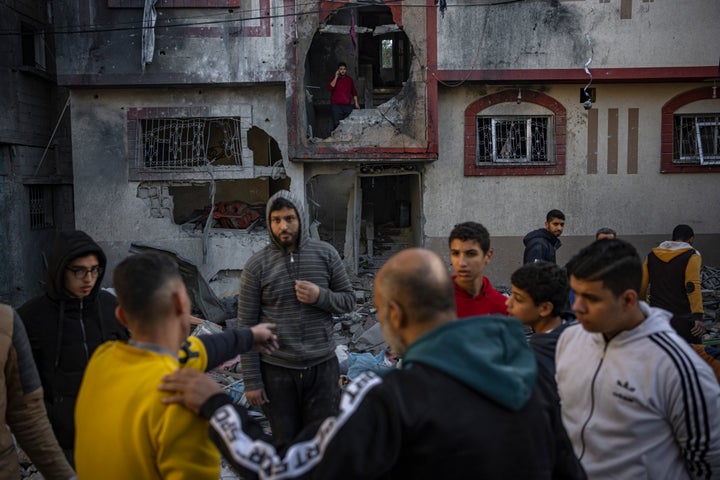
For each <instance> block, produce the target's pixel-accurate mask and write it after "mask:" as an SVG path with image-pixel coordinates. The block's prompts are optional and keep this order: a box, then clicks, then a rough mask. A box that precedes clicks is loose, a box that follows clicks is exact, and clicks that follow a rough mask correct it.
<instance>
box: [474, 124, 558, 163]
mask: <svg viewBox="0 0 720 480" xmlns="http://www.w3.org/2000/svg"><path fill="white" fill-rule="evenodd" d="M476 125H477V129H476V132H477V141H476V162H477V165H483V164H492V163H511V164H512V163H522V164H526V163H533V164H534V163H547V162H549V161H550V159H552V158H553V157H552V151H551V149H552V145H553V142H552V141H551V139H550V138H548V135H549V133H548V132H551V131H552V117H549V116H507V117H497V116H482V115H478V116H477V124H476Z"/></svg>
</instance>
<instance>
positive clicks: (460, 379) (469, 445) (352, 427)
mask: <svg viewBox="0 0 720 480" xmlns="http://www.w3.org/2000/svg"><path fill="white" fill-rule="evenodd" d="M403 362H404V367H403V369H402V370H393V371H391V372H390V373H388V374H387V375H386V376H385V377H384V378H380V377H378V376H377V375H375V374H373V373H368V372H366V373H363V374H362V375H360V376H359V377H357V378H356V379H355V380H353V382H351V383H350V384H349V385H348V386H347V387H346V390H345V392H344V394H343V397H342V401H341V404H340V406H341V410H340V414H339V415H338V416H337V417H330V418H328V419H326V420H325V421H324V422H323V423H322V425H320V427H319V429H317V430H314V429H312V428H310V427H308V428H306V429H305V430H303V432H302V433H301V434H300V435H299V436H298V438H296V439H295V440H294V441H293V443H292V444H291V445H289V446H288V447H287V450H285V451H281V452H277V451H276V450H275V449H274V448H273V446H272V445H271V444H270V443H268V439H267V438H265V437H264V436H263V435H262V432H261V430H260V429H259V428H258V427H257V424H256V423H255V422H254V421H253V420H252V418H251V417H250V416H249V414H248V412H247V410H245V409H243V408H242V407H236V406H232V405H230V398H229V397H228V396H227V395H225V394H216V395H214V396H212V397H210V399H208V400H207V401H206V402H205V404H203V406H202V408H201V410H200V414H201V415H203V416H204V417H206V418H209V419H210V428H211V437H212V439H213V441H214V442H215V444H216V445H217V446H218V448H219V449H220V450H221V452H223V454H224V455H225V456H226V458H227V459H228V460H229V461H230V463H231V464H233V465H234V466H235V467H236V468H238V469H240V470H241V473H242V474H243V475H244V476H246V475H247V474H248V473H250V474H251V475H258V476H259V477H260V478H274V477H273V475H278V478H306V477H307V478H313V479H337V478H342V479H345V480H348V479H362V480H369V479H400V478H412V479H415V480H421V479H443V478H448V479H456V478H458V479H465V478H467V479H486V480H488V479H498V480H501V479H527V480H530V479H538V480H540V479H547V480H550V479H583V478H585V473H584V471H583V470H582V467H581V466H580V464H579V462H578V461H577V459H576V458H575V457H574V454H573V452H572V450H571V449H570V450H569V451H568V450H565V451H563V452H561V451H559V450H558V444H559V437H558V435H559V434H562V435H564V434H565V433H564V430H562V426H561V423H560V422H561V419H560V417H559V415H557V414H554V411H555V409H554V408H551V406H549V405H548V404H547V403H546V400H545V398H544V397H543V396H542V395H541V392H540V391H539V390H538V385H537V383H536V373H537V367H536V361H535V358H534V356H533V354H532V353H531V351H530V348H529V347H528V345H527V342H526V340H525V336H524V335H523V333H522V328H521V326H520V323H519V322H518V321H517V320H514V319H508V318H507V317H501V316H483V317H481V318H479V317H469V318H463V319H460V320H457V321H454V322H449V323H447V324H445V325H443V326H440V327H438V328H436V329H434V330H433V331H431V332H428V333H425V334H424V335H423V336H422V337H420V338H419V339H418V340H416V341H415V342H413V343H412V344H411V345H410V346H409V347H408V349H407V351H406V352H405V354H404V356H403ZM565 441H567V438H565Z"/></svg>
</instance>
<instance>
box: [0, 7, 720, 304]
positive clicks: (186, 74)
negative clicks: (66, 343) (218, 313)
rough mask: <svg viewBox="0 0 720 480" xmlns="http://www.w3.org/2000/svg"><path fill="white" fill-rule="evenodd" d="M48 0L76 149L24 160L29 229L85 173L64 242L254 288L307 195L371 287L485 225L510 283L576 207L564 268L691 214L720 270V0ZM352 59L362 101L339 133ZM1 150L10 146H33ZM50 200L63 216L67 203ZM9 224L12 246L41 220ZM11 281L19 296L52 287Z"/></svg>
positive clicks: (16, 159)
mask: <svg viewBox="0 0 720 480" xmlns="http://www.w3.org/2000/svg"><path fill="white" fill-rule="evenodd" d="M27 3H32V2H27ZM3 4H4V5H7V3H6V2H3ZM47 7H48V8H47V10H48V12H49V13H48V18H47V19H46V20H45V21H46V25H45V27H44V28H46V29H47V34H53V33H54V35H50V36H51V37H52V38H53V39H54V44H53V47H52V48H53V52H54V56H53V58H54V59H55V60H54V61H55V62H56V65H57V68H56V70H57V72H56V76H55V75H54V76H53V81H55V79H56V83H57V85H58V86H59V88H61V89H63V90H62V91H64V92H67V95H66V96H67V109H66V110H65V111H61V110H62V109H58V108H55V110H53V111H52V115H48V118H51V119H52V121H49V120H48V121H46V122H45V123H43V124H42V129H43V132H42V133H43V134H45V135H44V136H43V138H50V137H51V135H50V134H51V132H52V129H53V127H54V126H55V122H58V121H62V122H65V123H64V125H66V128H67V132H68V139H69V140H68V147H71V153H70V148H68V150H67V155H66V156H65V157H63V156H62V155H59V154H55V155H53V156H52V158H47V159H45V160H44V162H45V165H44V168H46V169H49V172H46V173H42V174H43V175H45V176H44V177H42V178H41V174H40V173H38V172H34V169H33V168H28V166H31V165H37V164H38V163H40V162H39V158H38V157H40V156H41V155H42V154H41V151H34V152H33V153H32V155H34V157H33V159H32V160H28V159H26V158H25V157H22V156H20V155H17V154H15V155H12V156H11V155H9V154H4V156H3V157H2V158H3V160H4V161H3V164H2V165H0V166H2V167H3V170H2V171H0V173H2V175H3V178H4V179H5V182H6V184H7V183H12V184H13V185H14V187H13V188H14V190H13V191H14V194H13V198H16V199H17V200H15V201H16V204H15V205H16V206H15V207H14V208H13V209H12V211H13V212H14V213H13V215H15V216H16V217H17V218H18V219H21V218H25V217H27V218H30V216H31V210H32V209H33V208H35V207H34V206H33V205H35V204H37V202H35V203H33V200H32V198H33V197H32V195H31V193H30V192H31V191H32V190H34V189H35V187H34V185H37V184H38V182H50V181H57V177H53V176H52V175H53V173H52V172H53V169H54V170H55V171H60V172H64V177H63V178H65V180H64V183H63V185H66V187H65V188H66V189H67V188H69V187H71V193H72V202H71V203H72V205H73V208H72V212H73V216H72V217H71V221H65V222H60V221H57V222H55V223H54V224H52V225H48V226H46V228H45V230H44V231H45V234H44V235H45V237H43V238H42V239H38V242H37V243H36V244H37V245H40V246H41V248H43V249H44V251H45V252H47V250H48V249H49V247H50V245H49V242H48V240H47V237H50V235H49V233H50V232H52V231H54V230H56V229H59V228H60V227H64V228H67V224H68V223H70V224H74V226H76V227H77V228H79V229H83V230H85V231H86V232H88V233H89V234H90V235H91V236H92V237H93V238H95V239H96V240H97V241H98V242H99V243H100V244H101V246H102V247H103V248H104V249H105V250H106V252H107V253H108V259H109V263H110V266H112V265H114V264H116V263H117V262H118V261H119V260H120V259H122V258H123V257H124V256H126V255H127V254H128V252H129V251H131V249H132V248H133V245H145V246H154V247H156V248H161V249H164V250H169V251H172V252H175V253H177V254H178V255H179V256H181V257H183V258H185V259H188V260H189V261H190V262H192V263H193V264H195V265H197V268H198V271H199V273H200V274H201V275H202V276H203V277H204V278H205V279H207V280H208V281H209V282H210V285H211V286H212V288H213V290H214V291H215V293H216V294H217V295H218V296H219V297H224V296H227V295H232V294H234V293H236V292H237V283H238V282H237V280H238V277H239V274H240V272H241V270H242V268H243V265H244V264H245V262H246V260H247V259H248V258H249V257H250V255H252V254H253V253H254V252H256V251H257V250H259V249H260V248H262V247H263V246H264V245H265V244H266V243H267V241H268V232H267V229H266V227H265V225H264V209H265V204H266V202H267V199H268V198H269V197H270V196H271V195H272V194H273V193H275V192H276V191H277V190H279V189H290V190H292V191H293V192H294V193H296V194H297V195H298V196H300V197H302V198H304V199H305V201H306V205H307V207H308V211H309V212H310V215H311V218H310V220H311V225H310V227H311V231H312V232H313V234H314V235H315V236H317V237H318V238H321V239H323V240H326V241H328V242H330V243H332V244H333V245H334V246H335V248H336V249H337V250H338V251H339V252H340V254H341V256H342V257H343V259H344V261H345V262H346V264H347V266H348V269H349V270H350V271H351V272H353V273H355V274H360V275H361V274H363V273H366V272H373V271H375V270H376V269H377V268H378V267H379V266H380V265H381V264H382V262H383V261H384V259H386V258H387V257H388V256H389V255H390V254H392V253H393V252H395V251H397V250H399V249H401V248H406V247H410V246H426V247H429V248H431V249H433V250H436V251H437V252H439V253H441V254H442V255H443V256H445V257H447V252H446V251H447V235H448V233H449V232H450V230H451V229H452V227H453V225H454V224H456V223H459V222H462V221H467V220H473V221H478V222H481V223H483V224H484V225H486V226H487V227H488V229H489V231H490V233H491V235H492V238H493V247H494V249H495V256H494V258H493V263H492V264H491V265H490V266H489V268H488V269H487V271H486V273H487V275H488V276H489V277H490V279H491V281H492V282H493V283H495V284H497V285H507V283H508V280H509V276H510V273H511V272H512V271H513V270H514V269H515V268H517V267H518V266H519V265H520V263H521V261H522V249H523V245H522V237H523V235H524V234H525V233H527V232H528V231H530V230H533V229H535V228H539V227H541V226H542V224H543V222H544V217H545V213H546V212H547V211H548V210H550V209H552V208H559V209H561V210H563V211H564V212H565V214H566V216H567V223H566V230H565V234H564V236H563V237H562V238H563V242H564V244H565V246H563V248H561V249H560V250H559V252H558V261H559V262H560V263H564V262H565V261H566V260H567V259H569V257H570V255H572V254H573V253H574V252H576V251H577V250H578V248H579V247H580V246H582V245H584V244H586V243H587V242H588V241H590V240H591V239H592V238H593V235H594V233H595V231H596V230H597V229H598V228H599V227H603V226H609V227H612V228H614V229H615V230H617V231H618V232H619V234H620V235H621V237H623V238H626V239H628V240H630V241H631V242H633V243H634V244H635V245H636V246H637V247H638V249H639V250H640V251H641V252H642V251H647V250H649V249H650V247H651V246H654V245H656V244H657V243H658V242H659V241H661V240H664V239H666V238H667V236H668V235H669V233H670V231H671V230H672V227H673V226H674V225H675V224H678V223H688V224H691V225H692V226H693V228H694V229H695V232H696V233H697V235H696V242H695V245H696V246H697V248H698V249H699V250H701V251H702V253H703V258H704V262H706V263H709V264H715V265H718V264H720V247H719V245H720V242H719V241H718V240H720V213H719V212H718V211H717V209H715V208H708V206H712V205H717V204H719V203H720V190H718V188H717V179H718V172H720V142H718V141H717V139H718V138H720V100H719V99H718V97H717V95H718V92H717V85H716V84H717V82H718V80H720V78H719V77H720V72H718V64H717V61H718V55H720V52H719V51H718V48H717V47H718V45H717V38H720V24H718V22H717V21H716V19H717V18H720V3H718V2H717V1H716V0H697V1H695V2H692V3H691V4H682V5H681V4H679V3H678V2H673V1H671V0H546V1H542V0H538V1H523V2H497V1H483V0H480V1H476V2H472V3H471V4H468V3H466V2H456V3H452V2H449V3H448V4H447V6H444V3H443V5H442V6H436V5H435V3H434V2H433V1H428V2H425V3H421V4H406V3H402V2H392V3H383V2H363V3H353V2H345V1H317V2H309V3H300V2H293V1H292V0H248V1H243V2H240V1H239V0H183V1H180V0H102V1H99V2H90V1H87V0H70V1H67V2H47ZM441 7H442V8H441ZM4 8H7V7H4ZM24 21H26V20H23V19H22V18H17V19H15V20H14V22H15V24H16V25H15V24H14V25H9V24H8V23H7V21H5V23H4V25H5V26H4V28H5V29H7V31H14V30H17V31H18V32H20V31H21V28H22V22H24ZM47 34H46V35H47ZM20 38H21V37H18V41H20ZM338 62H345V63H347V65H348V73H349V75H350V76H351V77H352V78H353V79H354V81H355V85H356V87H357V90H358V96H359V102H360V105H361V108H360V109H359V110H354V111H353V112H352V114H351V115H350V116H349V117H348V118H346V119H345V120H343V121H341V123H340V125H339V126H338V127H337V128H335V129H333V123H332V119H331V116H330V92H329V90H328V83H329V81H330V79H331V77H332V76H333V74H334V72H335V70H336V68H337V64H338ZM56 103H57V101H56ZM0 142H4V143H3V144H2V145H0V152H9V151H10V148H11V147H9V146H6V145H9V144H13V143H20V142H21V140H20V139H13V137H11V136H8V135H6V136H5V137H4V138H0ZM35 143H36V144H37V145H42V143H43V142H41V141H36V142H35ZM55 143H57V141H56V142H55ZM13 148H16V147H13ZM53 148H54V151H60V150H61V149H60V147H59V146H58V147H55V146H54V147H53ZM40 150H41V149H40ZM15 151H18V150H17V148H16V150H15ZM8 159H9V162H8ZM69 160H71V163H70V161H69ZM21 164H22V165H21ZM63 165H65V166H66V167H67V166H68V165H71V166H72V172H71V173H72V174H71V175H70V174H69V173H68V172H66V171H63V170H62V168H61V167H62V166H63ZM20 170H22V172H23V174H22V175H20V174H18V173H17V172H19V171H20ZM34 174H35V175H34ZM61 191H64V190H61ZM4 201H5V202H6V205H7V203H8V202H9V201H8V200H4ZM46 201H47V202H50V204H48V206H46V207H45V208H46V209H50V210H53V209H55V210H58V209H59V208H60V205H59V204H58V202H61V201H62V198H61V197H60V196H59V195H56V196H54V197H52V199H51V200H46ZM52 202H56V203H55V204H52ZM6 205H5V206H6ZM66 206H67V205H66ZM6 225H8V228H12V229H14V231H15V233H13V234H12V235H9V234H5V235H4V236H2V240H3V241H4V242H6V243H8V244H10V243H12V240H13V239H17V238H21V237H22V236H23V235H24V230H28V229H29V227H30V224H29V221H26V220H22V221H21V220H15V221H13V222H11V223H9V222H6ZM36 235H37V234H36ZM4 250H6V251H7V250H8V249H7V248H5V249H4ZM23 255H24V256H26V257H27V256H30V255H34V256H35V257H37V258H40V257H39V255H37V254H36V253H31V252H26V251H24V252H23ZM37 258H35V259H34V260H33V261H34V262H35V263H38V262H39V260H37ZM6 264H7V262H6ZM13 268H14V267H13ZM39 269H40V267H39V266H38V267H37V268H36V270H39ZM5 277H7V285H8V287H7V291H8V292H11V296H12V299H13V301H17V302H18V303H19V302H21V301H23V300H25V299H26V298H27V297H29V296H30V295H32V294H34V293H37V290H38V289H39V288H40V286H39V284H38V283H37V279H35V280H34V281H32V282H31V281H30V280H26V279H24V278H22V277H18V278H13V277H12V275H10V274H9V273H7V272H5ZM109 278H110V277H109V276H106V281H109V280H107V279H109ZM6 293H7V292H6Z"/></svg>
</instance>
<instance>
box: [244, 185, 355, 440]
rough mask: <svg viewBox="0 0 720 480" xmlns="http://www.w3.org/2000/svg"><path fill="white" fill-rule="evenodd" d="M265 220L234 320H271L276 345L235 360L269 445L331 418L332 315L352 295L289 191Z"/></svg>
mask: <svg viewBox="0 0 720 480" xmlns="http://www.w3.org/2000/svg"><path fill="white" fill-rule="evenodd" d="M266 221H267V225H268V229H269V232H270V243H269V244H268V245H267V246H266V247H265V248H263V249H262V250H260V251H259V252H257V253H255V254H254V255H253V256H252V257H251V258H250V259H249V260H248V262H247V264H246V265H245V268H244V269H243V272H242V276H241V277H240V297H239V303H238V321H239V325H240V326H241V327H252V326H253V325H256V324H258V323H260V322H272V323H275V324H276V325H277V332H276V333H277V337H278V342H279V344H280V348H279V350H277V351H275V352H274V353H273V354H271V355H264V354H263V355H260V354H257V353H248V354H244V355H243V356H242V358H241V361H242V369H243V379H244V382H245V395H246V397H247V400H248V402H249V403H250V405H261V406H262V407H263V411H264V412H265V415H266V416H267V418H268V420H269V421H270V428H271V429H272V434H273V440H274V442H275V443H276V445H283V444H286V443H288V442H289V441H290V440H292V439H293V438H294V437H295V435H297V434H298V433H299V432H300V431H301V430H302V428H303V427H305V426H306V425H308V424H310V423H313V422H316V421H320V420H322V419H324V418H326V417H328V416H330V415H335V414H337V411H338V408H339V400H340V388H339V385H338V378H339V376H340V371H339V370H340V369H339V365H338V360H337V357H336V356H335V342H334V340H333V325H332V314H333V313H343V312H349V311H351V310H352V309H353V307H354V306H355V294H354V292H353V289H352V285H351V283H350V279H349V277H348V275H347V272H346V269H345V265H344V264H343V262H342V260H341V259H340V255H338V253H337V251H336V250H335V249H334V248H333V247H332V246H331V245H330V244H328V243H326V242H322V241H320V240H315V239H312V238H310V236H309V223H308V219H307V216H306V214H305V209H304V207H303V204H302V203H301V202H299V201H298V200H297V199H295V198H294V197H293V195H292V194H291V193H290V192H288V191H287V190H281V191H279V192H277V193H276V194H275V195H273V196H272V197H270V199H269V200H268V207H267V214H266Z"/></svg>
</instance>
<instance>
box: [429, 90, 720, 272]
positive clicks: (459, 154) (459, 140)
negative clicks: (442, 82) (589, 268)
mask: <svg viewBox="0 0 720 480" xmlns="http://www.w3.org/2000/svg"><path fill="white" fill-rule="evenodd" d="M697 86H698V85H697V84H644V85H643V84H639V85H638V84H626V85H596V94H597V103H596V104H594V105H593V107H592V110H594V111H595V112H591V111H587V110H585V109H583V108H582V105H581V104H580V103H579V101H578V90H579V87H578V86H576V85H575V86H573V85H542V86H533V85H527V86H524V87H523V89H533V88H536V89H542V90H543V91H544V93H545V94H546V95H548V96H550V97H552V98H553V99H555V100H557V101H558V102H560V103H561V104H562V105H564V106H565V107H566V109H567V125H566V129H567V141H566V157H567V158H566V169H565V174H564V175H532V176H527V175H512V174H505V175H503V176H465V175H464V174H463V158H464V146H465V139H464V138H463V128H461V126H462V125H463V124H464V118H463V116H464V112H465V109H466V108H467V107H468V105H470V104H471V103H473V102H475V101H476V100H478V99H479V98H482V97H484V96H486V95H489V94H491V93H494V92H497V91H500V90H503V89H504V87H502V86H491V85H464V86H462V87H458V88H441V89H440V92H439V122H438V123H439V126H440V129H439V138H440V145H441V150H440V155H439V158H438V161H437V162H434V163H433V164H430V165H428V166H427V167H426V171H425V176H424V183H423V185H424V192H425V194H424V200H425V201H424V212H423V213H424V218H425V235H426V244H427V245H428V246H429V247H432V248H433V249H435V250H437V251H438V252H439V253H441V254H443V255H444V256H445V257H446V258H448V253H447V235H448V234H449V232H450V230H451V229H452V227H453V225H454V224H456V223H459V222H463V221H468V220H472V221H477V222H480V223H482V224H484V225H485V226H486V227H487V228H488V230H489V231H490V235H491V237H492V245H493V248H494V249H495V256H494V257H493V260H492V263H491V264H490V266H489V267H488V270H487V272H488V276H489V278H490V279H491V280H492V281H493V282H494V283H500V284H505V285H507V284H508V282H509V278H510V274H511V273H512V272H513V271H514V270H515V269H516V268H518V267H519V266H520V265H521V262H522V251H523V244H522V237H523V236H524V235H525V234H526V233H527V232H529V231H530V230H533V229H536V228H542V227H543V222H544V221H545V214H546V213H547V211H549V210H550V209H552V208H559V209H560V210H562V211H563V212H564V213H565V215H566V217H567V219H566V224H565V231H564V233H563V236H562V241H563V244H564V246H563V247H562V248H560V250H559V251H558V263H561V264H564V263H565V262H567V261H568V260H569V259H570V257H571V256H572V255H573V254H574V253H576V252H577V251H578V250H579V248H580V247H582V246H583V245H585V244H587V242H589V241H590V240H591V239H592V238H593V237H592V236H593V235H594V233H595V231H596V230H597V229H598V228H600V227H605V226H607V227H611V228H613V229H615V230H616V231H617V232H618V234H619V236H620V237H621V238H625V239H627V240H629V241H631V242H633V243H634V244H635V245H636V247H637V248H638V250H639V252H640V254H641V255H645V254H646V253H647V251H648V250H649V248H650V247H651V246H656V245H657V243H658V242H659V241H661V240H663V239H665V240H666V239H668V237H669V236H670V233H671V232H672V229H673V227H674V226H675V225H677V224H679V223H686V224H689V225H691V226H692V227H693V228H694V229H695V232H696V233H697V238H696V240H697V241H696V246H697V248H698V249H699V250H700V251H701V252H702V255H703V262H704V263H706V264H709V265H720V229H719V228H718V226H720V210H718V209H717V208H716V207H715V206H716V205H720V189H718V188H717V183H718V178H717V173H709V172H708V173H694V174H662V173H660V148H661V145H662V139H661V137H660V133H661V108H662V105H664V104H665V103H666V102H667V101H668V100H670V99H671V98H673V97H675V96H676V95H678V94H679V93H681V92H685V91H688V90H692V89H694V88H697ZM505 105H506V106H507V108H508V109H511V110H509V111H512V112H516V113H517V112H518V110H516V109H517V108H518V107H520V108H525V104H524V103H522V104H521V105H517V104H516V103H515V102H514V101H513V102H510V103H507V104H505ZM497 107H501V105H498V106H497ZM630 109H637V115H638V132H637V138H638V145H637V148H636V150H635V149H634V148H633V147H632V145H631V143H630V142H629V137H630V133H631V132H630V128H631V127H630V126H629V125H630V124H629V120H628V114H629V111H630ZM683 109H684V110H682V111H681V112H695V113H702V112H710V111H714V112H717V110H718V100H711V99H708V100H702V101H697V102H693V103H692V104H689V105H687V106H685V107H683ZM590 114H593V115H595V114H597V123H596V125H597V130H596V131H595V135H596V137H597V139H598V140H597V152H596V154H597V173H588V165H589V163H588V162H589V154H590V153H592V152H589V151H588V136H589V135H590V133H591V132H592V131H591V130H590V126H589V123H588V117H589V115H590ZM611 114H613V115H615V114H616V115H617V119H618V121H617V135H615V134H614V133H612V132H611V131H610V130H609V125H610V120H609V117H610V115H611ZM614 142H617V143H616V145H617V148H616V151H615V152H614V155H617V173H612V171H611V170H609V160H608V158H609V157H610V155H611V153H609V149H610V148H612V145H613V144H614ZM633 155H636V156H637V173H632V169H630V167H629V160H628V159H629V156H633Z"/></svg>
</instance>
